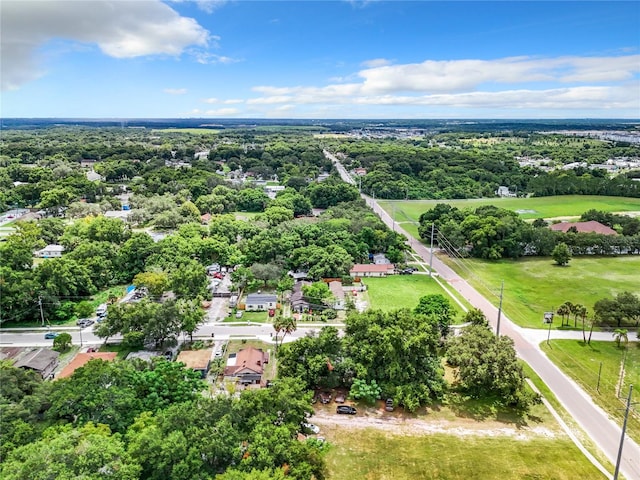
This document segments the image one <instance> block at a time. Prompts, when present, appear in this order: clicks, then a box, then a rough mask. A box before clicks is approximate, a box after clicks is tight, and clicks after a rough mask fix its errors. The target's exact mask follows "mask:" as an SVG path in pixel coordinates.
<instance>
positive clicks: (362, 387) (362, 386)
mask: <svg viewBox="0 0 640 480" xmlns="http://www.w3.org/2000/svg"><path fill="white" fill-rule="evenodd" d="M381 393H382V389H381V388H380V387H379V386H378V384H377V382H376V381H375V380H371V382H369V383H367V382H365V381H364V380H360V379H359V378H356V379H355V380H354V381H353V385H351V389H350V390H349V396H350V397H352V398H354V399H356V400H360V399H363V400H364V401H365V402H367V403H368V404H370V405H373V404H374V403H375V402H376V400H377V399H379V398H380V394H381Z"/></svg>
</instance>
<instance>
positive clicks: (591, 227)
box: [549, 220, 618, 235]
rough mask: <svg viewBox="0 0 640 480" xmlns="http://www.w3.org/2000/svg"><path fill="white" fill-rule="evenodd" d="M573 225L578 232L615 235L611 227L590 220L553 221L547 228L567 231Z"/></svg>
mask: <svg viewBox="0 0 640 480" xmlns="http://www.w3.org/2000/svg"><path fill="white" fill-rule="evenodd" d="M572 227H575V229H576V231H577V232H578V233H598V234H600V235H617V234H618V232H616V231H615V230H614V229H613V228H610V227H607V226H606V225H603V224H602V223H600V222H596V221H595V220H591V221H589V222H560V223H554V224H552V225H551V226H550V227H549V228H550V229H551V230H553V231H554V232H564V233H567V232H568V231H569V229H571V228H572Z"/></svg>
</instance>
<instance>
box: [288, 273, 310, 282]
mask: <svg viewBox="0 0 640 480" xmlns="http://www.w3.org/2000/svg"><path fill="white" fill-rule="evenodd" d="M287 274H288V275H289V276H290V277H291V278H293V280H294V281H296V282H299V281H301V280H306V279H307V277H308V276H309V273H308V272H294V271H292V270H289V272H287Z"/></svg>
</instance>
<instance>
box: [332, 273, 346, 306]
mask: <svg viewBox="0 0 640 480" xmlns="http://www.w3.org/2000/svg"><path fill="white" fill-rule="evenodd" d="M329 290H331V295H333V305H332V307H333V308H334V310H344V308H345V301H344V290H343V289H342V282H339V281H337V280H334V281H333V282H329Z"/></svg>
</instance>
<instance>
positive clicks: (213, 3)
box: [171, 0, 227, 13]
mask: <svg viewBox="0 0 640 480" xmlns="http://www.w3.org/2000/svg"><path fill="white" fill-rule="evenodd" d="M171 1H172V2H173V3H184V2H191V1H193V0H171ZM195 3H196V5H198V8H199V9H200V10H202V11H203V12H207V13H213V12H215V11H216V10H217V9H219V8H220V7H222V6H223V5H224V4H225V3H227V0H195Z"/></svg>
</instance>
